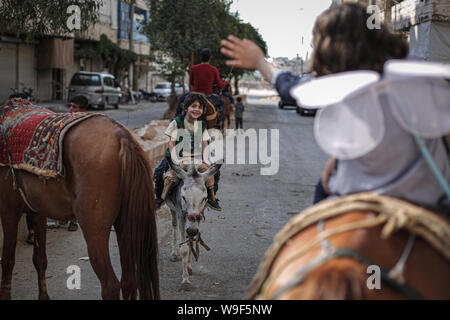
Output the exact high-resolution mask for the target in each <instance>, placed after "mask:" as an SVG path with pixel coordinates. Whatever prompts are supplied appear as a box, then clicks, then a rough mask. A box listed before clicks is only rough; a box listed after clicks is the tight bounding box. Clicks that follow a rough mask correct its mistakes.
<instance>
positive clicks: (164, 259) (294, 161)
mask: <svg viewBox="0 0 450 320" xmlns="http://www.w3.org/2000/svg"><path fill="white" fill-rule="evenodd" d="M248 103H249V105H248V108H247V109H246V112H245V114H244V129H249V128H254V129H279V170H278V172H277V173H276V174H274V175H261V170H260V169H261V167H262V165H260V164H251V165H250V164H227V165H225V166H223V167H222V169H221V181H220V187H219V192H218V194H217V197H218V198H219V199H220V204H221V206H222V208H223V211H222V212H216V211H208V210H207V211H206V212H205V216H206V221H205V222H202V223H201V225H200V229H201V232H202V238H203V240H204V241H205V242H206V244H207V245H208V246H209V247H210V248H211V251H205V250H204V249H203V248H200V251H201V252H200V259H199V261H198V262H194V263H193V275H192V276H191V282H192V290H191V291H189V292H185V291H183V290H181V279H182V277H181V274H182V268H181V267H182V266H181V261H178V262H171V261H170V251H171V221H170V214H169V212H168V210H167V208H166V207H163V208H162V210H159V211H158V238H159V248H160V255H159V266H160V285H161V296H162V299H174V300H189V299H194V300H197V299H206V300H215V299H221V300H222V299H223V300H228V299H243V298H244V297H245V294H246V290H247V287H248V285H249V284H250V282H251V280H252V277H253V276H254V274H255V272H256V270H257V268H258V266H259V263H260V262H261V260H262V258H263V256H264V253H265V251H266V250H267V248H268V247H269V246H270V244H271V243H272V240H273V238H274V236H275V235H276V234H277V232H278V231H279V230H280V229H281V228H282V227H283V226H284V225H285V224H286V223H287V222H288V221H289V220H290V219H291V218H292V217H293V216H294V215H296V214H297V213H299V212H300V211H301V210H303V209H305V208H306V207H308V206H309V205H310V204H311V202H312V198H313V192H314V186H315V184H316V182H317V180H318V178H319V177H320V174H321V171H322V169H323V166H324V164H325V162H326V160H327V156H326V155H325V154H324V153H323V152H322V151H321V150H320V149H319V148H318V146H317V145H316V143H315V141H314V138H313V120H314V118H312V117H300V116H299V115H298V114H297V113H296V112H295V109H284V110H280V109H278V107H277V103H278V101H277V100H264V99H251V97H249V99H248ZM164 111H165V104H164V103H160V104H150V103H146V104H144V105H140V106H125V107H122V106H121V108H120V109H119V110H112V109H107V110H106V111H103V112H104V113H106V114H107V115H108V116H110V117H112V118H113V119H116V120H118V121H119V122H121V123H123V124H125V125H127V126H128V127H129V128H137V127H140V126H143V125H145V124H146V123H148V122H149V121H150V120H153V119H155V120H156V119H160V118H161V116H162V114H163V112H164ZM269 149H272V150H274V148H273V147H271V148H269ZM110 250H111V259H112V262H113V266H114V270H115V271H116V274H117V275H118V277H119V278H120V263H119V254H118V247H117V243H116V239H115V233H114V231H112V232H111V241H110ZM47 254H48V268H47V287H48V292H49V295H50V297H51V298H52V299H63V300H65V299H100V298H101V295H100V283H99V281H98V279H97V277H96V276H95V274H94V272H93V270H92V268H91V265H90V263H89V260H88V259H87V258H86V257H87V249H86V245H85V242H84V239H83V237H82V233H81V231H80V230H78V231H76V232H68V231H67V230H66V228H65V227H58V228H52V229H49V230H48V238H47ZM31 256H32V246H30V245H27V244H25V243H24V242H20V243H19V244H18V248H17V255H16V266H15V269H14V276H13V283H12V298H13V299H36V298H37V293H38V289H37V276H36V272H35V270H34V267H33V264H32V260H31ZM71 265H76V266H79V267H80V270H81V288H80V289H73V290H69V289H68V288H67V279H68V278H69V276H70V274H68V273H67V268H68V267H69V266H71Z"/></svg>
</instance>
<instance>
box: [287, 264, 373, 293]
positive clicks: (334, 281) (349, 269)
mask: <svg viewBox="0 0 450 320" xmlns="http://www.w3.org/2000/svg"><path fill="white" fill-rule="evenodd" d="M366 281H367V276H365V271H364V269H363V266H362V265H361V264H360V263H358V262H357V261H355V260H352V259H346V258H340V259H333V260H331V261H329V262H327V263H325V264H324V265H322V266H320V267H317V268H316V269H314V270H312V271H311V272H310V273H309V274H308V276H307V277H306V279H305V280H304V282H303V283H302V284H301V285H299V286H297V287H295V288H293V289H291V290H290V291H289V292H287V294H288V296H287V297H286V296H284V297H283V299H284V298H286V299H296V300H361V299H365V298H366V292H367V284H366Z"/></svg>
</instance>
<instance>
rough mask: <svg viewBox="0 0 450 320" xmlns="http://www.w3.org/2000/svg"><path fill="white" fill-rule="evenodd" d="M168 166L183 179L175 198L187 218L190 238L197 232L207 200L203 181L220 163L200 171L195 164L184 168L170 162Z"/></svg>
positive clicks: (210, 175)
mask: <svg viewBox="0 0 450 320" xmlns="http://www.w3.org/2000/svg"><path fill="white" fill-rule="evenodd" d="M170 166H171V167H172V169H173V170H174V171H175V172H176V174H177V176H178V177H179V178H180V179H181V180H182V181H183V183H181V184H180V186H181V187H180V188H179V194H178V196H177V198H178V201H179V202H180V203H179V205H180V207H181V212H182V214H183V215H184V216H185V219H186V220H187V226H186V233H187V236H188V237H190V238H192V237H195V236H196V235H197V234H198V231H199V225H200V221H201V220H202V218H204V216H203V211H204V210H205V207H206V204H207V202H208V192H207V189H206V186H205V182H206V180H208V179H209V178H210V177H212V176H213V175H214V174H215V173H216V172H217V171H218V170H219V169H220V167H221V164H214V165H212V166H211V167H210V168H208V170H206V171H205V172H202V173H200V172H199V171H198V170H197V168H196V166H195V164H188V165H187V167H186V169H183V168H182V167H181V166H179V165H176V164H173V163H170Z"/></svg>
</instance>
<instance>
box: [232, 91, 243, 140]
mask: <svg viewBox="0 0 450 320" xmlns="http://www.w3.org/2000/svg"><path fill="white" fill-rule="evenodd" d="M236 100H237V103H236V105H235V106H234V117H235V120H236V130H238V132H239V130H240V129H242V130H243V129H244V127H243V122H244V109H245V108H244V105H243V104H242V98H241V97H237V99H236Z"/></svg>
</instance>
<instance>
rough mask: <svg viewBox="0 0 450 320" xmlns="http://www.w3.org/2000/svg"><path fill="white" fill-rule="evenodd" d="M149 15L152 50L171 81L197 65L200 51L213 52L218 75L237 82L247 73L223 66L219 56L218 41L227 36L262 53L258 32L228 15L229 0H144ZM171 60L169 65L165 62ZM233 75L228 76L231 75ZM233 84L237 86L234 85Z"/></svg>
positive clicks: (223, 63) (148, 27) (146, 29)
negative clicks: (244, 40)
mask: <svg viewBox="0 0 450 320" xmlns="http://www.w3.org/2000/svg"><path fill="white" fill-rule="evenodd" d="M147 2H148V5H149V7H150V12H151V21H150V22H149V24H148V25H147V26H146V27H145V29H144V30H145V32H146V34H147V35H148V37H149V39H150V41H151V44H152V50H153V51H154V52H155V53H156V56H158V58H157V59H156V61H157V62H158V63H159V64H160V65H161V66H162V67H161V70H160V72H161V73H162V74H164V75H166V76H167V78H169V79H173V81H172V80H171V81H172V86H174V83H175V81H176V79H177V78H181V79H183V75H185V73H186V72H188V71H189V67H190V65H191V63H192V61H191V57H192V55H194V57H195V59H194V61H193V63H199V62H200V61H199V56H200V55H199V53H200V51H201V49H202V48H205V47H207V48H209V49H210V50H211V52H212V61H211V63H212V64H213V65H215V66H216V67H218V69H219V70H220V72H221V73H222V74H225V75H231V76H232V77H234V78H235V79H236V80H237V81H238V80H239V79H240V78H241V77H242V75H243V74H244V73H245V72H246V71H245V70H242V69H237V68H236V69H233V70H231V68H229V67H227V66H226V65H225V61H226V58H225V56H223V55H222V54H221V53H220V41H221V40H222V39H224V38H226V37H227V36H228V35H229V34H235V35H237V36H239V37H242V38H247V39H250V40H253V41H255V42H256V43H257V44H258V45H260V46H261V48H262V49H263V50H264V52H267V45H266V43H265V42H264V40H263V39H262V37H261V35H260V34H259V33H258V31H257V30H256V29H255V28H253V27H252V26H251V25H250V24H247V23H243V22H242V21H241V20H240V18H239V15H238V14H233V13H230V5H231V3H232V1H230V0H164V1H158V0H147ZM167 58H169V59H171V60H172V61H173V62H172V63H164V61H168V59H167ZM231 71H232V73H231V74H230V72H231ZM237 81H236V86H237Z"/></svg>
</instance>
